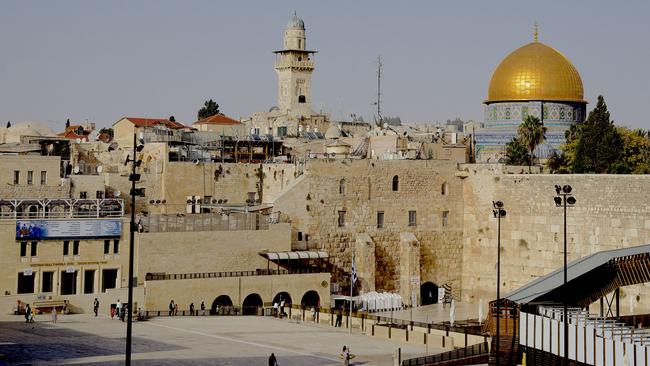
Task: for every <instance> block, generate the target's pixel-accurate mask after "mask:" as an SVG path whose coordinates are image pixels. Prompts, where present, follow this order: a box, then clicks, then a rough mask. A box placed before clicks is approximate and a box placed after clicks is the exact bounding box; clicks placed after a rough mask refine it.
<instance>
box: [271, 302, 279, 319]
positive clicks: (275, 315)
mask: <svg viewBox="0 0 650 366" xmlns="http://www.w3.org/2000/svg"><path fill="white" fill-rule="evenodd" d="M279 307H280V304H278V302H277V301H276V302H274V303H273V316H274V317H276V318H277V317H278V309H279Z"/></svg>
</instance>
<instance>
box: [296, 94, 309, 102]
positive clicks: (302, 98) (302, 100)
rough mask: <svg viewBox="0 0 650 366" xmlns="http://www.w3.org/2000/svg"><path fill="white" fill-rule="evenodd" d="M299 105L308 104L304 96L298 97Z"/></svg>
mask: <svg viewBox="0 0 650 366" xmlns="http://www.w3.org/2000/svg"><path fill="white" fill-rule="evenodd" d="M298 103H307V98H305V96H304V95H299V96H298Z"/></svg>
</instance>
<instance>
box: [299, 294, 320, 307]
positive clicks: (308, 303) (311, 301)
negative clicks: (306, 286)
mask: <svg viewBox="0 0 650 366" xmlns="http://www.w3.org/2000/svg"><path fill="white" fill-rule="evenodd" d="M300 305H302V306H303V307H305V308H311V307H312V306H314V307H319V306H320V296H318V292H316V291H314V290H309V291H307V292H305V294H304V295H303V296H302V300H301V301H300Z"/></svg>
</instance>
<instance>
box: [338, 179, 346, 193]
mask: <svg viewBox="0 0 650 366" xmlns="http://www.w3.org/2000/svg"><path fill="white" fill-rule="evenodd" d="M339 194H345V179H341V180H340V181H339Z"/></svg>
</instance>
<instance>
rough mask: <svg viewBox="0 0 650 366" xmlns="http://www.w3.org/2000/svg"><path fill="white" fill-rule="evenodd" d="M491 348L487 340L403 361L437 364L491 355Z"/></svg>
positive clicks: (414, 364)
mask: <svg viewBox="0 0 650 366" xmlns="http://www.w3.org/2000/svg"><path fill="white" fill-rule="evenodd" d="M489 354H490V349H489V347H488V343H487V342H483V343H479V344H475V345H472V346H468V347H465V348H459V349H455V350H453V351H448V352H443V353H438V354H437V355H431V356H424V357H417V358H411V359H408V360H404V361H402V366H423V365H435V364H436V363H438V362H445V361H455V360H462V359H465V358H471V357H479V356H484V357H489Z"/></svg>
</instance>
